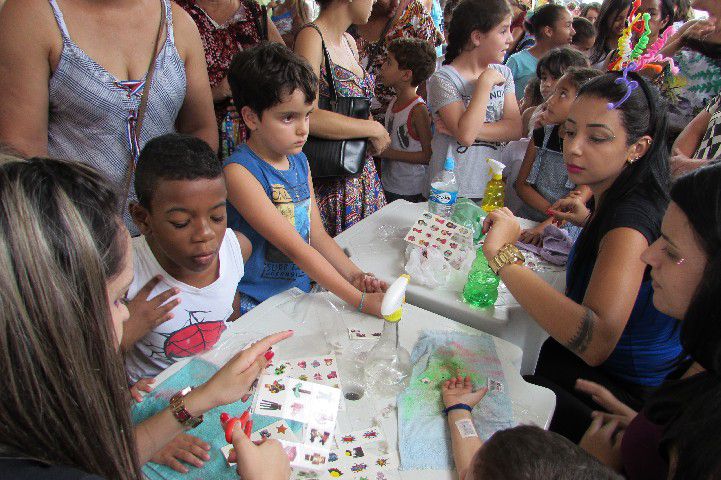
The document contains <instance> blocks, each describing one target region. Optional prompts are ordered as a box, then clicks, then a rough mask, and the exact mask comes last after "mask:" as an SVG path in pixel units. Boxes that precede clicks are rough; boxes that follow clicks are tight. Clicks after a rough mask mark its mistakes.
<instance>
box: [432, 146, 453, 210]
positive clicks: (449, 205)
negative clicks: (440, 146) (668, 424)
mask: <svg viewBox="0 0 721 480" xmlns="http://www.w3.org/2000/svg"><path fill="white" fill-rule="evenodd" d="M455 166H456V165H455V161H454V160H453V158H452V157H448V158H446V162H445V163H444V164H443V170H441V171H440V172H438V175H436V178H434V179H433V181H432V182H431V196H430V198H429V199H428V210H430V212H431V213H435V214H436V215H440V216H441V217H446V218H450V217H451V215H452V214H453V205H455V203H456V198H457V197H458V182H457V181H456V174H455V173H453V169H454V168H455Z"/></svg>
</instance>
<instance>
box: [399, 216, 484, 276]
mask: <svg viewBox="0 0 721 480" xmlns="http://www.w3.org/2000/svg"><path fill="white" fill-rule="evenodd" d="M404 240H405V241H406V242H408V243H412V244H413V245H417V246H419V247H422V248H435V249H438V250H439V251H441V252H442V253H443V257H444V258H445V259H446V260H447V261H448V263H449V264H450V265H451V266H452V267H453V268H455V269H458V268H460V266H461V263H463V260H464V259H465V258H466V256H468V253H469V252H470V251H471V249H472V248H473V232H471V231H470V230H469V229H468V228H466V227H464V226H461V225H458V224H456V223H454V222H451V221H449V220H448V219H445V218H443V217H441V216H439V215H435V214H433V213H430V212H424V213H423V214H422V215H421V217H420V218H419V219H418V220H416V223H415V224H414V225H413V226H412V227H411V229H410V230H409V231H408V233H407V234H406V236H405V238H404Z"/></svg>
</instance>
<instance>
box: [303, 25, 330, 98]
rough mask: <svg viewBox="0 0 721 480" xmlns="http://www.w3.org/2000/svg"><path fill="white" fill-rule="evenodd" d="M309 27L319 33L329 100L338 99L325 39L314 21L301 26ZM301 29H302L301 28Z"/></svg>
mask: <svg viewBox="0 0 721 480" xmlns="http://www.w3.org/2000/svg"><path fill="white" fill-rule="evenodd" d="M305 27H310V28H312V29H314V30H315V31H316V32H318V35H320V43H321V46H322V47H323V58H324V61H325V67H326V68H325V80H326V83H328V89H329V90H330V101H331V103H333V102H337V101H338V93H337V92H336V90H335V75H333V68H332V66H331V63H330V55H328V49H327V48H326V46H325V40H324V39H323V33H322V32H321V31H320V28H318V25H316V24H315V23H312V22H311V23H307V24H306V25H305V26H304V27H303V28H305ZM301 30H302V29H301Z"/></svg>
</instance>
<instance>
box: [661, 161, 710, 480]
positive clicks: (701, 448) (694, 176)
mask: <svg viewBox="0 0 721 480" xmlns="http://www.w3.org/2000/svg"><path fill="white" fill-rule="evenodd" d="M671 200H672V201H673V202H674V203H675V204H676V205H678V207H679V208H680V209H681V210H682V211H683V213H684V214H685V215H686V217H687V218H688V221H689V223H690V224H691V227H692V228H693V230H694V232H695V234H696V238H697V239H698V241H699V244H700V245H701V246H702V248H703V249H704V251H705V253H706V255H707V257H708V263H707V264H706V268H705V270H704V273H703V277H702V278H703V280H702V281H701V282H700V283H699V285H698V288H697V290H696V292H695V294H694V296H693V298H692V300H691V303H690V304H689V307H688V309H687V310H686V315H685V316H684V318H683V321H682V322H681V345H682V347H683V352H684V354H685V355H688V357H689V359H688V361H685V362H683V363H682V365H681V366H680V367H679V369H678V370H677V371H676V372H675V374H672V375H671V377H673V378H675V380H668V381H667V382H666V383H664V384H663V385H662V386H661V387H660V388H659V389H658V391H657V392H656V394H655V395H654V396H653V397H651V398H650V399H649V402H648V405H647V415H648V418H649V419H650V420H651V421H652V422H654V423H656V424H658V425H662V426H664V436H663V439H662V447H663V448H662V450H664V451H668V450H669V449H672V450H674V451H676V452H677V453H678V458H677V462H676V465H675V472H676V473H675V474H674V476H673V477H672V478H674V479H676V480H680V479H686V478H718V476H719V475H721V462H719V459H720V458H721V443H720V442H718V441H717V438H718V432H719V428H721V308H719V301H718V299H719V295H721V164H719V163H715V164H711V165H708V166H706V167H703V168H700V169H698V170H695V171H693V172H691V173H689V174H687V175H685V176H683V177H680V178H679V179H678V180H676V182H675V183H674V184H673V186H672V188H671ZM691 362H696V363H698V364H699V365H701V367H703V368H704V369H705V372H701V373H698V374H696V375H692V376H689V377H687V378H681V376H682V374H683V373H685V372H686V371H687V370H688V368H689V366H690V363H691ZM713 459H716V460H715V461H714V460H713Z"/></svg>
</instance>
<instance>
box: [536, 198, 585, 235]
mask: <svg viewBox="0 0 721 480" xmlns="http://www.w3.org/2000/svg"><path fill="white" fill-rule="evenodd" d="M546 213H547V214H548V215H550V216H552V217H553V218H554V223H557V224H558V223H560V222H562V221H567V222H570V223H572V224H574V225H576V226H578V227H583V226H585V224H586V222H587V221H588V218H589V216H590V215H591V211H590V210H589V209H588V207H586V204H585V203H583V200H582V198H581V197H580V194H579V195H570V194H569V196H567V197H565V198H562V199H560V200H558V201H557V202H556V203H554V204H553V205H551V208H549V209H548V210H547V211H546Z"/></svg>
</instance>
